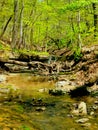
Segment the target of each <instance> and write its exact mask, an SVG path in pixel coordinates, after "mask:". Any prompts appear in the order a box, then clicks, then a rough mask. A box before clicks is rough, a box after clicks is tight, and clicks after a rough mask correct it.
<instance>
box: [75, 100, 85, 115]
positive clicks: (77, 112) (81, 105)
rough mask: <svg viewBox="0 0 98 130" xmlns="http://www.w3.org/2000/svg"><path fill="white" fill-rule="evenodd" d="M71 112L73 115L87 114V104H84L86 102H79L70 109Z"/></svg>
mask: <svg viewBox="0 0 98 130" xmlns="http://www.w3.org/2000/svg"><path fill="white" fill-rule="evenodd" d="M72 114H74V115H87V106H86V103H85V102H83V101H82V102H80V103H79V104H78V107H77V108H74V109H73V110H72Z"/></svg>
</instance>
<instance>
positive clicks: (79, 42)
mask: <svg viewBox="0 0 98 130" xmlns="http://www.w3.org/2000/svg"><path fill="white" fill-rule="evenodd" d="M80 21H81V16H80V11H78V30H79V32H78V43H77V46H78V47H79V48H80V50H81V47H82V41H81V34H80Z"/></svg>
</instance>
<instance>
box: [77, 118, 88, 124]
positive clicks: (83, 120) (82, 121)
mask: <svg viewBox="0 0 98 130" xmlns="http://www.w3.org/2000/svg"><path fill="white" fill-rule="evenodd" d="M87 121H89V119H88V118H81V119H78V120H76V122H77V123H85V122H87Z"/></svg>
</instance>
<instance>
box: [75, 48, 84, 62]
mask: <svg viewBox="0 0 98 130" xmlns="http://www.w3.org/2000/svg"><path fill="white" fill-rule="evenodd" d="M82 56H83V55H82V53H81V49H80V48H77V47H75V48H74V60H75V61H76V62H78V61H79V60H80V59H81V58H82Z"/></svg>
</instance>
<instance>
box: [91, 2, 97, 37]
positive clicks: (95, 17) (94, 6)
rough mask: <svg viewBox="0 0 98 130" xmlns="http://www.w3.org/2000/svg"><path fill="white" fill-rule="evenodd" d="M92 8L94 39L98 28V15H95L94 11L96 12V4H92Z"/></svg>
mask: <svg viewBox="0 0 98 130" xmlns="http://www.w3.org/2000/svg"><path fill="white" fill-rule="evenodd" d="M92 6H93V12H94V28H95V29H94V37H96V36H97V34H96V33H97V27H98V21H97V20H98V15H97V14H96V10H97V6H96V4H95V3H93V4H92Z"/></svg>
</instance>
